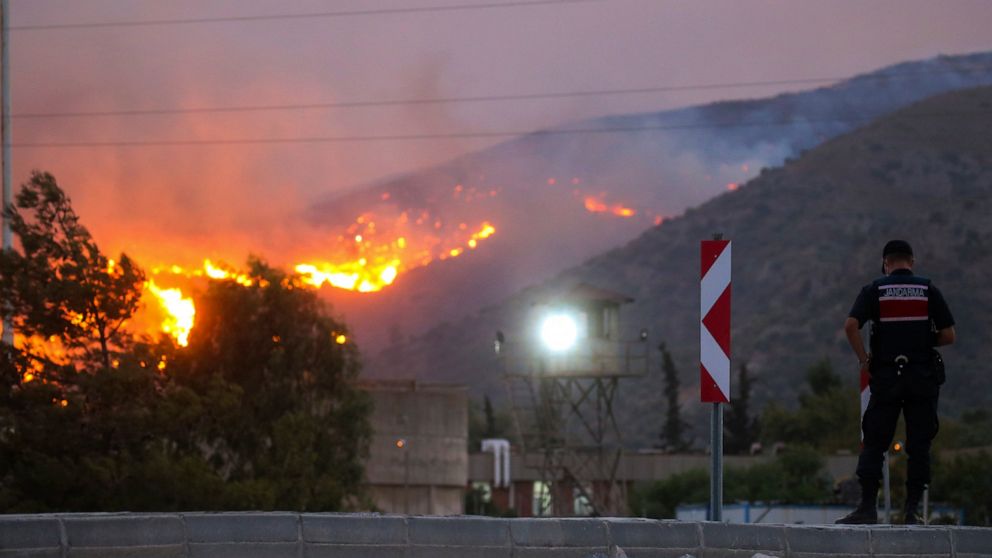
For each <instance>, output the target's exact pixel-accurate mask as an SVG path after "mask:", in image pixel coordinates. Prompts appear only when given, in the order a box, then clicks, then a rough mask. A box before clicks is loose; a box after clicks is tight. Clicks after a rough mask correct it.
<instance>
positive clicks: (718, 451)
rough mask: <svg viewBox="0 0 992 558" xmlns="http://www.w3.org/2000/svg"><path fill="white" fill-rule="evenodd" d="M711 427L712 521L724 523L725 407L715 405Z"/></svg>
mask: <svg viewBox="0 0 992 558" xmlns="http://www.w3.org/2000/svg"><path fill="white" fill-rule="evenodd" d="M710 426H711V428H710V452H711V453H712V458H713V463H712V466H711V467H710V521H723V405H721V404H719V403H714V404H713V417H712V419H711V420H710Z"/></svg>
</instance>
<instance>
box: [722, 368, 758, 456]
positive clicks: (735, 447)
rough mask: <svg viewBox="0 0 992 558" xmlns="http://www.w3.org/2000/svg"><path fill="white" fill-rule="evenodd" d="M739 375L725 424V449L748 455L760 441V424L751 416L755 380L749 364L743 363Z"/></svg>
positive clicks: (728, 451)
mask: <svg viewBox="0 0 992 558" xmlns="http://www.w3.org/2000/svg"><path fill="white" fill-rule="evenodd" d="M738 370H739V371H738V375H737V382H736V385H737V396H736V397H733V398H731V400H730V405H729V409H728V412H727V419H726V422H725V423H724V431H725V432H726V434H727V435H726V437H725V439H724V444H723V449H724V451H725V452H726V453H729V454H742V453H748V452H749V451H750V449H751V445H752V444H753V443H754V442H756V441H758V434H759V424H758V419H757V418H756V417H752V416H751V390H752V389H753V387H754V380H753V379H751V374H750V372H749V370H748V367H747V362H743V363H741V366H740V368H739V369H738Z"/></svg>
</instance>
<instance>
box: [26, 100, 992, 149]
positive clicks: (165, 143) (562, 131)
mask: <svg viewBox="0 0 992 558" xmlns="http://www.w3.org/2000/svg"><path fill="white" fill-rule="evenodd" d="M987 114H992V110H976V111H948V112H934V113H919V114H914V115H913V117H914V118H921V117H922V118H944V117H956V116H960V117H965V116H966V117H974V116H978V115H987ZM876 118H877V117H868V116H863V117H850V118H822V119H798V118H797V119H787V120H778V121H765V122H728V123H707V124H670V125H657V126H615V127H604V128H559V129H550V130H539V131H533V130H525V131H498V132H450V133H439V134H387V135H381V136H312V137H298V138H241V139H215V140H210V139H205V140H147V141H144V140H128V141H79V142H73V141H66V142H37V143H16V142H15V143H13V144H12V147H16V148H21V149H43V148H81V147H82V148H89V147H189V146H193V147H197V146H225V145H279V144H306V143H358V142H391V141H411V140H446V139H494V138H505V137H518V136H519V137H541V136H565V135H576V134H616V133H639V132H653V131H663V130H695V129H707V128H721V129H723V128H754V127H777V126H797V125H809V124H829V123H858V122H870V121H872V120H875V119H876Z"/></svg>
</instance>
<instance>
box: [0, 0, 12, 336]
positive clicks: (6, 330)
mask: <svg viewBox="0 0 992 558" xmlns="http://www.w3.org/2000/svg"><path fill="white" fill-rule="evenodd" d="M0 20H2V23H0V50H2V51H3V52H2V54H0V58H2V59H0V66H2V69H0V80H3V84H2V86H0V89H2V93H0V96H2V97H3V99H2V101H0V105H2V110H3V117H2V118H0V126H2V127H3V131H2V133H0V136H2V138H3V140H2V141H3V207H4V208H6V207H7V206H8V205H10V198H11V187H10V182H11V176H12V174H13V173H12V171H11V167H12V164H11V146H10V143H11V141H10V38H9V37H10V6H9V2H8V1H7V0H2V1H0ZM2 229H3V239H2V249H3V250H9V249H11V248H13V246H14V239H13V238H12V237H11V236H12V235H11V232H10V221H9V220H8V219H4V220H3V227H2ZM3 304H8V302H7V301H3ZM0 340H2V341H3V342H4V343H7V344H9V345H12V344H13V343H14V324H13V323H12V322H11V321H10V319H9V318H5V319H4V321H3V335H2V337H0Z"/></svg>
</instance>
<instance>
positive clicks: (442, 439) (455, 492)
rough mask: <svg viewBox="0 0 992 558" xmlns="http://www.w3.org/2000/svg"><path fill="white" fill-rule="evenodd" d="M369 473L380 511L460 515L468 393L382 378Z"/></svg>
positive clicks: (376, 390)
mask: <svg viewBox="0 0 992 558" xmlns="http://www.w3.org/2000/svg"><path fill="white" fill-rule="evenodd" d="M362 387H363V388H364V389H366V390H367V391H368V392H369V394H370V395H371V396H372V400H373V403H374V405H375V409H374V411H373V413H372V429H373V437H372V443H371V446H370V452H369V453H370V455H369V459H368V461H367V462H366V464H365V474H366V477H367V479H368V483H369V488H370V492H371V495H372V498H373V501H374V502H375V505H376V509H378V510H380V511H384V512H390V513H411V514H439V515H444V514H456V513H462V511H463V507H464V504H463V498H464V491H465V486H466V484H467V483H468V446H467V444H468V394H467V391H466V390H465V388H463V387H459V386H450V385H438V384H418V383H416V382H413V381H379V382H374V383H371V382H370V383H366V384H363V386H362Z"/></svg>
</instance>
